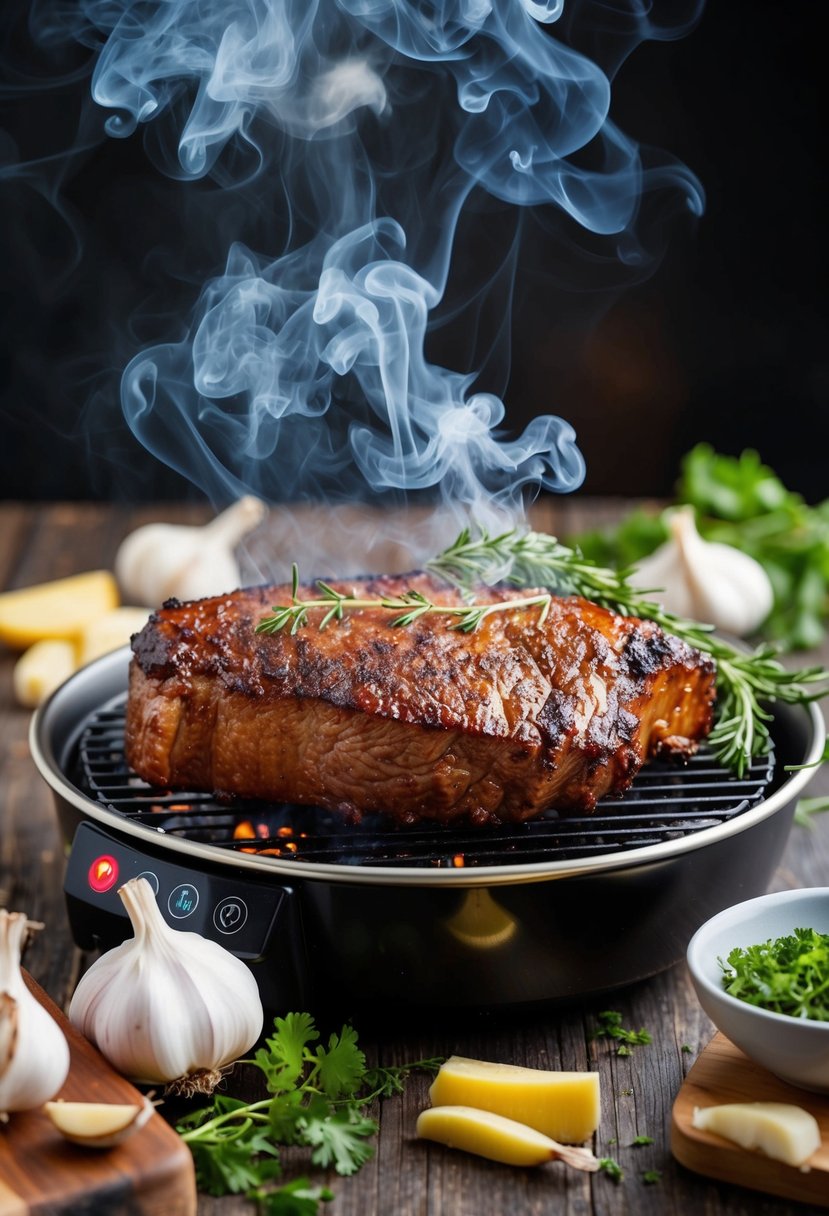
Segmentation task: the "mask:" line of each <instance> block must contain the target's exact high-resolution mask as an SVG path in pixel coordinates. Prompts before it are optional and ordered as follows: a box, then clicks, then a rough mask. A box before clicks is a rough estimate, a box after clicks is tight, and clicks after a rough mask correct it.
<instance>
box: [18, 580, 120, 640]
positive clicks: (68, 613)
mask: <svg viewBox="0 0 829 1216" xmlns="http://www.w3.org/2000/svg"><path fill="white" fill-rule="evenodd" d="M117 604H118V585H117V583H116V582H115V576H114V575H113V574H111V573H110V572H109V570H90V571H87V573H85V574H74V575H72V576H71V577H70V578H59V579H55V580H54V581H53V582H50V583H38V584H37V585H36V586H34V587H22V588H21V589H20V590H18V591H4V592H3V593H2V594H0V641H3V642H5V643H6V645H7V646H11V647H12V648H14V649H17V650H24V649H25V648H26V647H27V646H32V645H33V644H34V643H35V642H41V641H43V640H44V639H46V638H59V639H63V640H64V641H73V640H74V639H75V638H77V636H78V635H79V634H80V632H81V630H82V629H83V628H84V627H85V626H86V625H88V624H89V622H90V621H93V620H94V619H95V618H96V617H98V616H103V614H104V613H105V612H109V611H110V609H111V608H115V607H116V606H117Z"/></svg>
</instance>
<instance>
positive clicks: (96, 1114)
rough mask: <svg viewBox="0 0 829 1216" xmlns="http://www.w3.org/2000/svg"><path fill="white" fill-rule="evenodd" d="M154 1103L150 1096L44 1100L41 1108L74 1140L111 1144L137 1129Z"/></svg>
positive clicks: (88, 1145)
mask: <svg viewBox="0 0 829 1216" xmlns="http://www.w3.org/2000/svg"><path fill="white" fill-rule="evenodd" d="M154 1110H155V1107H154V1106H153V1103H152V1102H151V1101H150V1099H149V1098H144V1100H143V1102H141V1103H138V1104H131V1103H125V1104H122V1103H116V1102H63V1101H58V1102H47V1103H46V1104H45V1106H44V1107H43V1112H44V1114H45V1115H47V1116H48V1118H49V1119H50V1120H51V1121H52V1123H53V1124H54V1126H55V1128H56V1129H57V1130H58V1131H59V1132H60V1134H61V1135H62V1136H64V1137H65V1138H66V1139H67V1140H71V1141H72V1142H73V1144H80V1145H82V1146H83V1147H84V1148H114V1147H115V1146H116V1145H118V1144H122V1143H123V1142H124V1140H126V1139H127V1138H128V1137H129V1136H132V1135H134V1134H135V1132H137V1131H139V1130H140V1129H141V1128H142V1127H143V1126H144V1125H145V1123H147V1121H148V1120H149V1119H150V1117H151V1115H152V1113H153V1111H154Z"/></svg>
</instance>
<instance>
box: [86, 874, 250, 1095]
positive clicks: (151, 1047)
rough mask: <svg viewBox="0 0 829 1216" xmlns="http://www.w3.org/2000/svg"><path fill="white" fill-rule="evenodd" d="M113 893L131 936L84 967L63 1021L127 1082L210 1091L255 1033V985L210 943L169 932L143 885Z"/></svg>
mask: <svg viewBox="0 0 829 1216" xmlns="http://www.w3.org/2000/svg"><path fill="white" fill-rule="evenodd" d="M118 894H119V895H120V897H121V899H122V901H123V904H124V907H125V908H126V910H127V914H128V916H129V918H130V921H131V923H132V927H133V929H134V931H135V936H134V937H132V938H130V939H129V940H128V941H125V942H122V944H121V945H120V946H116V947H115V948H114V949H113V950H109V951H107V953H106V954H103V955H101V957H100V958H99V959H97V960H96V961H95V962H94V963H93V964H92V966H91V967H90V968H89V970H88V971H87V972H86V974H85V975H84V976H83V978H82V979H81V981H80V983H79V984H78V987H77V988H76V989H75V994H74V996H73V997H72V1001H71V1003H70V1006H69V1017H70V1020H71V1021H72V1023H73V1025H74V1026H76V1027H77V1029H78V1030H79V1031H80V1032H81V1034H83V1035H85V1036H86V1037H87V1038H88V1039H90V1040H91V1041H92V1042H93V1043H94V1044H95V1046H96V1047H97V1048H98V1050H99V1051H100V1052H101V1054H102V1055H104V1056H106V1058H107V1059H108V1060H109V1062H110V1063H111V1064H112V1065H113V1067H115V1068H116V1069H118V1071H119V1072H121V1073H123V1075H124V1076H126V1077H129V1078H130V1080H132V1081H137V1082H140V1083H145V1084H158V1083H166V1084H168V1085H173V1087H174V1088H175V1090H176V1091H177V1092H179V1093H183V1094H192V1093H196V1092H201V1093H210V1092H212V1090H213V1088H214V1087H215V1085H216V1083H217V1082H218V1080H219V1079H220V1077H221V1072H222V1069H223V1068H224V1067H225V1066H226V1065H228V1064H230V1063H232V1062H233V1061H234V1060H237V1059H238V1058H239V1057H240V1056H242V1055H244V1053H245V1052H246V1051H247V1050H248V1049H249V1048H250V1047H252V1046H253V1044H254V1043H255V1042H256V1040H257V1039H258V1037H259V1035H260V1033H261V1031H262V1023H263V1021H264V1011H263V1009H262V1001H261V999H260V996H259V989H258V986H257V983H256V980H255V979H254V977H253V975H252V973H251V971H250V969H249V968H248V967H247V966H246V965H245V963H243V962H242V961H241V960H240V959H238V958H236V956H235V955H234V954H231V953H230V951H229V950H226V949H225V948H224V947H223V946H220V945H219V944H218V943H217V942H213V941H210V940H209V939H208V938H205V937H202V936H201V935H200V934H198V933H188V932H185V931H183V930H180V929H172V928H170V926H169V925H168V924H167V922H166V921H165V920H164V918H163V916H162V915H161V912H160V910H159V908H158V904H157V903H156V899H155V892H154V891H153V888H152V887H151V886H150V884H149V883H148V882H147V880H146V878H132V879H130V881H129V882H127V883H125V885H124V886H123V887H121V888H120V890H119V892H118Z"/></svg>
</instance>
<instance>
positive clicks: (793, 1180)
mask: <svg viewBox="0 0 829 1216" xmlns="http://www.w3.org/2000/svg"><path fill="white" fill-rule="evenodd" d="M726 1102H786V1103H788V1104H790V1105H791V1106H801V1107H803V1109H804V1110H807V1111H808V1112H809V1113H810V1114H811V1115H814V1117H815V1119H816V1120H817V1123H818V1127H819V1128H820V1134H821V1137H822V1144H821V1147H820V1148H819V1149H818V1150H817V1152H816V1153H814V1154H813V1155H812V1156H811V1157H810V1158H809V1161H808V1169H801V1168H800V1167H798V1166H794V1165H786V1163H785V1162H783V1161H775V1160H773V1159H772V1158H771V1157H766V1156H764V1155H763V1154H762V1153H757V1152H750V1151H749V1150H748V1149H744V1148H740V1146H739V1145H738V1144H734V1143H732V1142H730V1141H728V1140H724V1139H723V1137H722V1136H716V1135H714V1133H713V1132H706V1131H701V1130H700V1129H699V1128H696V1127H694V1124H693V1118H694V1110H695V1108H696V1107H700V1108H701V1109H703V1108H705V1107H707V1106H719V1105H721V1104H722V1103H726ZM671 1149H672V1151H673V1154H674V1156H675V1157H676V1159H677V1161H681V1162H682V1164H683V1165H686V1166H687V1167H688V1168H689V1169H692V1170H696V1171H697V1173H700V1174H706V1175H708V1176H709V1177H711V1178H719V1179H721V1180H722V1181H725V1182H736V1183H739V1185H740V1186H744V1187H750V1188H751V1189H752V1190H755V1191H765V1192H768V1193H769V1194H772V1195H782V1196H784V1197H785V1198H787V1199H796V1200H798V1201H799V1202H800V1203H811V1204H815V1205H817V1206H819V1207H823V1208H827V1207H829V1097H827V1096H826V1095H824V1094H813V1093H809V1092H808V1091H806V1090H803V1089H798V1088H796V1087H795V1086H794V1085H787V1084H786V1083H785V1082H784V1081H781V1080H780V1079H779V1078H778V1077H775V1076H774V1074H773V1073H770V1072H769V1071H768V1069H765V1068H761V1067H760V1066H759V1064H755V1063H754V1061H753V1060H750V1059H749V1058H748V1056H746V1055H745V1054H744V1053H743V1052H742V1051H740V1049H739V1048H738V1047H735V1046H734V1044H733V1043H732V1042H731V1041H730V1040H729V1039H727V1038H726V1037H725V1035H723V1034H720V1033H717V1034H716V1035H715V1036H714V1038H713V1039H712V1040H711V1042H710V1043H709V1044H708V1046H707V1047H706V1048H705V1050H704V1051H703V1052H702V1054H701V1055H700V1056H699V1058H698V1059H697V1061H696V1062H695V1064H694V1066H693V1068H692V1069H691V1071H690V1072H689V1073H688V1076H687V1077H686V1078H685V1081H684V1082H683V1084H682V1086H681V1088H680V1091H679V1093H678V1094H677V1097H676V1101H675V1102H674V1106H673V1112H672V1118H671Z"/></svg>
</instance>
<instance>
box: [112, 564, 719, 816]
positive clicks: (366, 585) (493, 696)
mask: <svg viewBox="0 0 829 1216" xmlns="http://www.w3.org/2000/svg"><path fill="white" fill-rule="evenodd" d="M334 585H335V586H336V587H337V588H338V589H339V590H342V591H345V592H348V593H352V592H355V591H356V593H357V594H359V595H360V596H365V597H374V596H377V597H379V596H383V595H386V596H392V595H399V594H400V593H401V592H402V591H403V590H405V589H407V588H409V589H416V590H419V591H422V592H423V594H425V595H427V596H429V597H430V598H433V599H439V600H440V601H441V602H443V603H450V604H454V603H458V604H459V603H461V602H462V601H461V597H460V595H459V593H457V592H456V591H454V590H453V589H451V588H447V587H446V586H445V585H444V584H442V583H437V582H435V581H434V580H432V579H430V578H429V577H428V576H426V575H422V574H418V575H411V576H399V577H392V576H389V577H383V578H378V579H371V580H365V581H359V580H358V581H356V582H350V583H348V582H337V583H335V584H334ZM290 593H291V592H290V588H289V587H259V588H252V589H248V590H244V591H238V592H234V593H233V594H231V595H227V596H220V597H216V598H212V599H207V600H200V601H197V602H195V603H190V604H178V603H177V602H169V603H168V604H166V605H165V606H164V607H163V608H162V609H160V610H159V611H158V612H156V613H154V614H153V615H152V617H151V618H150V621H149V622H148V624H147V626H146V627H145V628H144V630H142V632H141V633H140V634H138V635H137V636H136V638H135V639H134V642H133V650H134V659H133V662H132V665H131V674H130V695H129V700H128V710H127V755H128V759H129V762H130V763H131V765H132V766H133V768H135V770H136V771H137V772H138V773H139V774H140V775H141V776H143V777H145V779H147V780H148V781H150V782H152V783H153V784H159V785H166V786H172V787H174V788H175V787H176V786H178V787H179V788H182V787H184V786H187V787H189V788H195V789H207V790H214V791H220V792H223V793H230V794H234V795H237V796H242V797H265V798H279V799H286V800H288V801H296V802H307V803H316V804H319V805H324V806H327V807H333V808H336V809H340V810H342V811H343V812H345V813H346V814H348V815H350V816H353V815H355V814H359V813H360V812H365V811H385V812H386V813H388V814H390V815H392V816H394V817H395V818H396V819H398V820H400V821H406V822H411V821H413V820H419V819H434V820H437V821H440V822H450V821H452V820H455V819H458V818H462V817H466V818H468V819H470V820H471V821H473V822H487V821H493V820H508V821H518V820H521V819H525V818H529V817H531V816H532V815H535V814H538V813H540V812H541V811H542V810H545V809H547V808H548V807H550V806H557V807H562V808H568V809H579V810H584V811H589V810H591V809H592V808H593V806H595V803H596V800H597V798H599V797H602V796H603V795H604V794H606V793H608V792H616V791H621V790H622V789H624V788H625V787H626V786H627V785H628V784H629V783H630V781H631V779H632V777H633V776H634V775H635V773H636V771H637V770H638V768H639V767H640V766H641V764H642V763H643V762H644V760H646V759H647V758H648V756H650V755H652V754H655V753H656V752H658V751H659V752H664V751H666V750H672V751H675V752H677V753H680V754H681V753H683V752H687V750H688V749H689V748H693V746H694V742H695V741H696V740H698V739H700V738H702V737H704V735H705V734H707V732H708V730H709V729H710V726H711V717H712V705H713V699H714V668H713V665H712V663H711V662H710V660H708V659H707V658H705V657H704V656H703V655H701V654H700V653H699V652H698V651H696V650H694V649H692V648H691V647H689V646H687V645H686V644H685V643H683V642H681V641H679V640H678V639H677V638H674V637H671V636H669V635H666V634H664V633H663V632H662V630H661V629H660V628H659V627H658V626H657V625H655V624H654V623H653V622H649V621H640V620H638V619H636V618H632V617H621V616H617V615H615V614H614V613H612V612H609V611H607V610H606V609H603V608H600V607H598V606H597V605H595V604H592V603H590V602H588V601H586V600H582V599H579V598H575V597H572V598H560V599H559V598H557V599H554V600H553V602H552V604H551V606H550V611H549V614H548V616H547V619H546V621H545V622H544V623H543V624H539V612H538V609H537V608H531V609H526V608H523V609H516V610H513V611H508V612H499V613H495V614H493V615H492V616H490V617H488V618H487V619H486V620H485V621H483V622H482V624H481V625H480V626H479V627H478V629H477V630H475V631H474V632H473V633H471V634H465V633H462V632H460V631H458V630H453V629H450V628H448V627H447V621H446V620H445V619H442V618H439V617H425V618H420V619H419V620H418V621H416V622H415V623H414V624H413V625H411V626H408V627H393V626H392V625H391V624H390V621H391V619H392V617H393V614H390V613H388V612H383V611H381V610H377V609H363V610H359V611H354V612H351V613H347V614H346V617H345V619H344V621H343V622H342V623H341V624H332V625H330V626H329V627H328V628H327V629H326V630H325V631H323V632H321V631H320V630H319V629H318V628H316V627H315V625H316V624H317V623H318V619H319V617H321V616H322V612H321V611H320V612H319V613H318V614H316V619H315V615H314V614H313V613H312V615H311V621H310V623H309V625H308V626H306V627H304V628H303V629H301V630H299V631H298V632H297V633H296V634H295V635H293V636H291V635H290V633H289V632H287V631H283V632H281V633H278V634H275V635H270V636H268V635H262V634H256V632H255V628H256V624H257V623H258V621H259V620H260V619H261V618H262V616H264V615H266V614H267V612H268V611H269V609H270V607H271V606H272V605H273V604H279V603H287V602H289V600H290ZM299 594H300V595H301V596H302V597H303V598H310V597H312V595H313V588H310V587H306V588H302V589H301V590H300V593H299ZM527 594H531V592H530V591H528V589H526V588H522V589H521V590H520V591H519V590H516V589H515V588H481V589H480V590H479V592H478V593H477V595H476V599H477V600H478V602H503V601H507V600H509V599H514V598H516V597H518V596H522V597H523V596H526V595H527Z"/></svg>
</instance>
